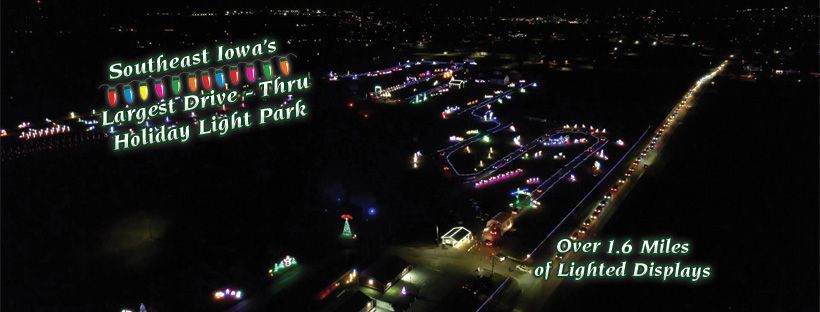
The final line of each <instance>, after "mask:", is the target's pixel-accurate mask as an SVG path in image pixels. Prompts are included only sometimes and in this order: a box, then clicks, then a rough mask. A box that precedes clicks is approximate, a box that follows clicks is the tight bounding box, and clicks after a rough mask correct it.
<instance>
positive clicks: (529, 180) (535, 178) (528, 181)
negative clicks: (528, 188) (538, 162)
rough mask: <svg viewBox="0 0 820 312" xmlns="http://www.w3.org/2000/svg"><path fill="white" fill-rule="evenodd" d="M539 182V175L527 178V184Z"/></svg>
mask: <svg viewBox="0 0 820 312" xmlns="http://www.w3.org/2000/svg"><path fill="white" fill-rule="evenodd" d="M540 182H541V178H539V177H532V178H527V184H538V183H540Z"/></svg>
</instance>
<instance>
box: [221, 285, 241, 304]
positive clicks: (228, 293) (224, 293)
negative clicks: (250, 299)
mask: <svg viewBox="0 0 820 312" xmlns="http://www.w3.org/2000/svg"><path fill="white" fill-rule="evenodd" d="M214 299H216V300H219V301H222V300H240V299H242V291H241V290H237V289H230V288H225V289H220V290H217V291H215V292H214Z"/></svg>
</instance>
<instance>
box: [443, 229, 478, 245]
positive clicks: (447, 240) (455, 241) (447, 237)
mask: <svg viewBox="0 0 820 312" xmlns="http://www.w3.org/2000/svg"><path fill="white" fill-rule="evenodd" d="M472 240H473V233H472V232H470V230H468V229H466V228H464V227H462V226H457V227H454V228H452V229H450V230H449V231H447V233H444V235H442V236H441V243H442V244H444V245H447V246H450V247H460V246H462V245H464V244H466V243H469V242H470V241H472Z"/></svg>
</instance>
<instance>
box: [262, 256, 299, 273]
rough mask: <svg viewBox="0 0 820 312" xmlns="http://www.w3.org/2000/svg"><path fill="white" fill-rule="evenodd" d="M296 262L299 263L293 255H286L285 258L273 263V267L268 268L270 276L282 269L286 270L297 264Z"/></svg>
mask: <svg viewBox="0 0 820 312" xmlns="http://www.w3.org/2000/svg"><path fill="white" fill-rule="evenodd" d="M296 264H297V262H296V258H293V257H291V256H285V258H283V259H282V260H280V261H279V262H276V263H274V264H273V267H271V268H270V269H269V270H268V274H269V275H270V276H273V275H274V274H276V273H279V272H281V271H282V270H285V269H287V268H290V267H292V266H295V265H296Z"/></svg>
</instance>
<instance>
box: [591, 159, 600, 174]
mask: <svg viewBox="0 0 820 312" xmlns="http://www.w3.org/2000/svg"><path fill="white" fill-rule="evenodd" d="M592 170H593V171H595V172H598V171H601V163H600V162H598V161H597V160H596V161H595V162H594V163H593V164H592Z"/></svg>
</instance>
